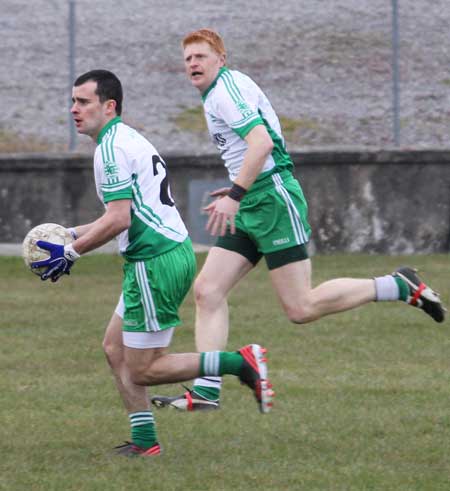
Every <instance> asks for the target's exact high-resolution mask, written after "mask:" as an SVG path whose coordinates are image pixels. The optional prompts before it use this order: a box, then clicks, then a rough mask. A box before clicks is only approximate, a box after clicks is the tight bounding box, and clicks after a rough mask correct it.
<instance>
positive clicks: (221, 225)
mask: <svg viewBox="0 0 450 491" xmlns="http://www.w3.org/2000/svg"><path fill="white" fill-rule="evenodd" d="M204 210H205V211H206V212H207V213H208V215H209V218H208V223H207V224H206V230H207V231H208V232H209V233H210V234H211V235H225V232H226V231H227V225H228V224H229V225H230V232H231V233H232V234H234V233H235V232H236V227H235V224H234V217H235V216H236V213H237V212H238V210H239V202H238V201H235V200H234V199H231V198H230V197H228V196H224V197H223V198H219V199H217V200H216V201H214V202H212V203H211V204H209V205H208V206H206V207H205V208H204Z"/></svg>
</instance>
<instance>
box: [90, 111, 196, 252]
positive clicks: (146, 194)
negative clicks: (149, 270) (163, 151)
mask: <svg viewBox="0 0 450 491" xmlns="http://www.w3.org/2000/svg"><path fill="white" fill-rule="evenodd" d="M97 143H98V146H97V148H96V150H95V156H94V173H95V185H96V188H97V194H98V196H99V198H100V200H101V201H102V202H103V203H104V204H105V205H106V204H107V203H109V202H110V201H114V200H120V199H130V200H131V226H130V228H129V229H128V230H125V231H124V232H122V233H121V234H119V236H118V242H119V250H120V253H121V254H122V255H123V256H124V257H125V259H127V260H129V261H140V260H144V259H149V258H152V257H154V256H157V255H159V254H162V253H163V252H167V251H169V250H170V249H172V248H174V247H175V246H177V245H178V244H179V243H180V242H183V241H184V240H185V239H186V238H187V236H188V233H187V230H186V227H185V225H184V223H183V220H182V219H181V217H180V214H179V213H178V210H177V209H176V207H175V203H174V201H173V200H172V197H171V194H170V188H169V183H168V177H167V169H166V164H165V162H164V161H163V159H162V158H161V156H160V155H159V154H158V152H157V151H156V149H155V147H154V146H153V145H152V144H151V143H150V142H149V141H148V140H146V139H145V138H144V137H143V136H142V135H140V134H139V133H138V132H137V131H135V130H134V129H133V128H130V127H129V126H127V125H126V124H124V123H122V121H121V119H120V117H116V118H114V119H112V120H111V121H109V122H108V124H107V125H106V126H105V127H104V128H103V129H102V131H101V133H100V135H99V136H98V139H97Z"/></svg>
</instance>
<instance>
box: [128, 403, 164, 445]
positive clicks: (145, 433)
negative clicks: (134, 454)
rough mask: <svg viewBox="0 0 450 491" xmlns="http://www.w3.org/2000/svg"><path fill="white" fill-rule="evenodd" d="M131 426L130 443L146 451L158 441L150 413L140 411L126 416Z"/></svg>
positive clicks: (153, 420)
mask: <svg viewBox="0 0 450 491" xmlns="http://www.w3.org/2000/svg"><path fill="white" fill-rule="evenodd" d="M128 418H129V419H130V425H131V441H132V442H133V443H134V444H135V445H137V446H138V447H141V448H143V449H144V450H147V449H148V448H150V447H153V445H154V444H155V443H156V442H157V441H158V439H157V437H156V427H155V419H154V418H153V414H152V412H151V411H140V412H138V413H130V414H129V415H128Z"/></svg>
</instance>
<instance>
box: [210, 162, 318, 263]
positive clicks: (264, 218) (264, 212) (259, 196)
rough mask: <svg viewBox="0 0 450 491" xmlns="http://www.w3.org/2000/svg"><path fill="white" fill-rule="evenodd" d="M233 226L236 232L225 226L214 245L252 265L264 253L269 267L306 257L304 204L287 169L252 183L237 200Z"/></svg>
mask: <svg viewBox="0 0 450 491" xmlns="http://www.w3.org/2000/svg"><path fill="white" fill-rule="evenodd" d="M235 225H236V233H235V234H231V232H230V230H229V229H228V230H227V233H226V235H225V236H223V237H219V239H218V240H217V243H216V245H217V246H218V247H222V248H224V249H228V250H231V251H235V252H238V253H239V254H241V255H243V256H244V257H246V258H247V259H248V260H249V261H250V262H251V263H253V264H256V263H257V262H258V261H259V259H261V257H262V256H264V257H265V259H266V262H267V265H268V267H269V269H275V268H278V267H280V266H283V265H284V264H288V263H290V262H294V261H300V260H303V259H306V258H308V251H307V248H306V244H307V243H308V241H309V237H310V235H311V227H310V225H309V223H308V205H307V203H306V199H305V197H304V195H303V191H302V189H301V187H300V184H299V182H298V181H297V179H295V177H294V176H293V175H292V173H291V172H289V171H284V172H282V173H276V174H272V175H271V176H268V177H267V178H265V179H264V181H262V182H261V183H256V184H255V185H253V186H252V189H251V190H250V192H249V193H247V195H246V196H245V197H244V199H243V200H242V201H241V204H240V207H239V211H238V213H237V215H236V217H235Z"/></svg>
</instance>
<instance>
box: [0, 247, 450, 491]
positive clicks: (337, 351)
mask: <svg viewBox="0 0 450 491" xmlns="http://www.w3.org/2000/svg"><path fill="white" fill-rule="evenodd" d="M203 258H204V256H199V262H201V261H202V260H203ZM313 263H314V269H315V272H314V282H315V283H316V284H317V283H318V282H321V281H323V280H325V279H327V278H331V277H336V276H344V275H345V276H357V277H368V276H373V275H378V274H384V273H385V272H389V271H392V270H393V269H394V268H395V267H396V266H397V265H399V264H403V263H408V264H412V265H415V266H416V267H419V268H420V269H421V270H422V272H423V274H424V276H425V278H426V279H431V280H432V285H433V287H435V288H436V289H437V290H440V291H441V294H442V297H443V300H444V302H445V303H447V304H449V300H450V282H449V263H450V261H449V257H448V256H445V255H438V256H414V257H408V258H399V257H397V258H394V257H385V256H383V257H382V256H363V255H361V256H359V255H354V256H322V257H316V258H314V261H313ZM120 275H121V260H120V259H119V258H118V257H113V256H102V255H98V256H88V257H86V258H83V260H81V261H80V262H79V263H77V264H76V266H75V268H74V269H73V273H72V275H71V276H70V278H69V277H67V278H63V279H62V281H60V282H59V283H57V284H54V285H52V284H48V283H42V282H40V281H39V279H38V278H37V277H34V276H33V275H32V274H31V273H29V272H28V271H26V270H25V268H24V266H23V263H22V261H21V259H20V258H4V257H3V258H0V278H1V279H2V281H1V283H0V305H1V308H0V312H1V324H0V326H1V328H0V399H1V404H0V489H1V490H7V491H19V490H20V491H23V490H27V491H34V490H39V491H41V490H42V491H52V490H55V491H56V490H58V491H61V490H63V491H72V490H73V491H80V490H83V491H84V490H89V491H90V490H102V491H103V490H105V491H106V490H107V491H115V490H117V491H123V490H137V489H152V490H164V491H165V490H197V489H198V490H232V491H237V490H254V489H261V490H274V491H279V490H290V491H291V490H305V491H315V490H342V491H364V490H377V491H378V490H382V491H386V490H392V491H394V490H395V491H403V490H404V491H416V490H417V491H419V490H420V491H424V490H429V491H439V490H446V491H447V490H448V489H449V476H450V460H449V454H450V411H449V407H450V390H449V388H450V370H449V352H450V337H449V331H448V322H446V323H444V324H436V323H434V322H433V321H431V320H429V319H428V317H426V316H425V314H423V312H421V311H419V310H418V309H414V308H411V307H407V306H405V305H404V304H402V303H400V302H397V303H389V304H387V303H386V304H382V305H379V304H375V303H374V304H370V305H367V306H365V307H362V308H359V309H356V310H353V311H350V312H346V313H342V314H339V315H335V316H330V317H327V318H324V319H322V320H320V321H317V322H315V323H313V324H309V325H307V326H295V325H291V324H290V323H289V322H288V321H287V320H286V319H285V317H284V315H283V313H282V311H281V309H280V307H279V306H278V302H277V299H276V298H275V296H274V294H273V291H272V289H271V286H270V283H269V280H268V277H267V272H266V270H265V266H264V265H261V266H260V267H258V268H257V269H256V270H255V271H254V272H252V273H251V274H250V275H249V276H248V277H247V278H246V279H245V280H244V281H243V282H242V283H241V285H240V286H239V287H238V288H237V289H236V290H235V292H234V293H233V295H232V297H231V298H230V312H231V319H232V330H231V334H230V342H229V347H230V348H231V349H234V348H237V347H239V346H241V345H243V344H246V343H248V342H259V343H264V344H265V345H267V347H268V348H269V362H270V373H271V378H272V380H273V383H274V386H275V390H276V405H275V407H274V410H273V412H272V413H271V414H269V415H264V416H263V415H260V414H259V413H258V411H257V408H256V404H255V402H254V400H253V399H252V396H251V394H250V391H248V390H247V389H245V388H244V387H241V386H240V384H239V383H238V382H237V381H236V380H235V379H234V378H232V377H228V378H227V379H226V381H225V390H224V392H223V398H222V410H221V411H219V412H215V413H208V414H204V413H203V414H195V413H194V414H182V413H177V412H175V411H163V410H161V411H155V414H156V418H157V422H158V432H159V438H160V440H161V443H162V445H163V447H164V455H163V456H161V457H158V458H155V459H152V460H132V461H129V460H126V459H125V460H123V459H120V458H117V457H114V456H111V454H110V453H109V449H110V448H111V447H113V446H114V445H117V444H119V443H121V442H122V441H123V440H125V439H127V438H129V428H128V422H127V417H126V414H125V412H124V410H123V409H122V406H121V402H120V400H119V397H118V395H117V393H116V391H115V388H114V385H113V382H112V378H111V375H110V373H109V369H108V367H107V365H106V362H105V361H104V357H103V353H102V349H101V341H102V336H103V330H104V326H105V325H106V323H107V321H108V320H109V316H110V315H111V312H112V310H113V308H114V306H115V303H116V300H117V297H118V294H119V289H120ZM182 317H183V319H184V321H185V324H184V327H183V328H181V329H179V330H178V331H177V333H176V336H175V337H174V341H173V345H172V349H173V351H185V350H189V351H190V350H193V349H194V335H193V334H194V333H193V317H194V306H193V302H192V295H189V298H188V299H187V301H186V302H185V304H184V306H183V309H182ZM179 390H180V388H179V386H178V385H175V386H171V387H170V386H163V387H159V388H158V389H157V392H159V393H165V394H172V393H178V392H179Z"/></svg>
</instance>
